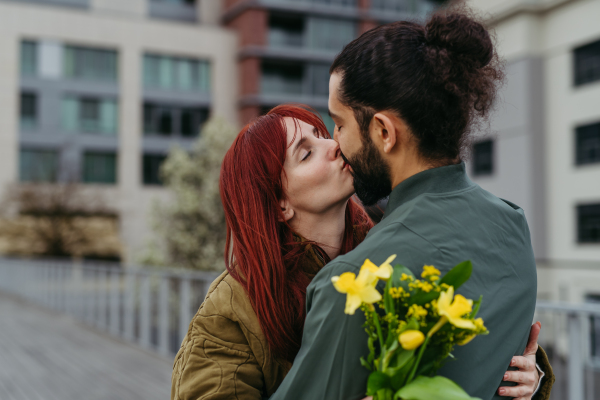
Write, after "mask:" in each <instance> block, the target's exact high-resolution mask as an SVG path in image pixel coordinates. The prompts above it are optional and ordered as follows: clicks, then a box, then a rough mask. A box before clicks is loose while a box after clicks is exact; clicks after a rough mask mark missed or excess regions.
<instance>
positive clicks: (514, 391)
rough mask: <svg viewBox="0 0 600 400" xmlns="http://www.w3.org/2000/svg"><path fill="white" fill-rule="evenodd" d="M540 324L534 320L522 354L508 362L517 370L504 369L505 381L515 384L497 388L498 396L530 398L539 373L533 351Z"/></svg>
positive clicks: (537, 382)
mask: <svg viewBox="0 0 600 400" xmlns="http://www.w3.org/2000/svg"><path fill="white" fill-rule="evenodd" d="M541 329H542V324H541V323H540V322H536V323H535V324H533V325H532V326H531V331H530V332H529V341H528V342H527V347H526V348H525V352H524V353H523V355H522V356H515V357H513V358H512V361H511V362H510V366H511V367H517V368H518V369H519V370H518V371H506V373H505V374H504V379H503V380H505V381H510V382H516V383H518V385H517V386H502V387H500V388H499V389H498V394H499V395H500V396H506V397H514V398H515V400H530V399H531V397H532V396H533V392H534V391H535V389H536V388H537V387H538V384H539V380H540V375H539V373H538V370H537V367H536V366H535V353H536V352H537V349H538V344H537V340H538V336H539V335H540V330H541Z"/></svg>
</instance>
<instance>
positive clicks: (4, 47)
mask: <svg viewBox="0 0 600 400" xmlns="http://www.w3.org/2000/svg"><path fill="white" fill-rule="evenodd" d="M120 3H121V2H114V1H109V0H95V1H94V2H93V5H94V7H95V10H94V8H93V9H92V10H91V11H90V10H85V9H71V8H63V7H44V6H40V5H37V4H19V3H11V2H0V57H1V62H0V191H1V190H2V188H3V187H5V185H6V184H8V183H10V182H15V181H17V180H18V169H17V165H18V151H19V135H18V115H19V112H18V104H19V102H18V96H19V91H20V86H19V65H20V63H19V43H20V41H21V40H22V39H23V38H30V39H34V40H56V41H60V42H64V43H72V44H81V45H84V46H85V45H89V46H98V47H104V48H112V49H116V50H117V51H118V53H119V67H118V68H119V73H118V76H119V83H118V86H119V116H120V118H119V132H118V134H117V137H118V148H119V156H118V178H117V181H118V183H117V185H116V186H105V187H104V186H99V189H101V191H102V193H104V194H105V195H106V196H105V197H106V198H108V200H109V201H110V203H111V204H112V205H113V206H115V207H116V208H117V209H118V210H119V211H120V213H121V234H122V238H123V241H124V242H125V245H126V249H127V252H126V254H125V256H126V258H127V259H129V260H133V259H134V258H135V256H136V255H137V254H138V252H139V250H140V249H141V246H142V245H143V244H144V242H145V241H146V237H147V235H148V234H149V227H148V225H147V222H148V218H147V213H148V208H149V204H150V202H151V201H152V198H154V197H157V196H158V197H161V196H162V197H165V196H166V193H164V192H165V191H164V190H163V189H160V188H147V187H143V186H142V185H141V175H140V174H141V171H140V167H141V154H142V153H141V146H142V145H141V142H142V124H141V119H142V115H141V108H142V95H143V93H142V90H143V89H142V57H143V54H144V52H155V53H161V54H167V55H178V56H188V57H195V58H202V59H209V60H210V61H211V63H212V71H211V74H212V95H211V103H212V104H211V112H212V115H218V116H223V117H225V118H226V119H227V120H229V121H230V122H231V123H233V124H235V125H237V108H236V97H237V89H238V83H237V69H236V50H237V42H236V37H235V35H234V34H233V33H230V32H228V31H226V30H224V29H222V28H219V27H215V26H203V25H194V24H181V23H176V22H170V21H165V22H163V21H160V20H149V19H147V18H142V17H141V15H140V14H139V10H137V8H136V7H130V8H131V10H129V9H128V10H121V9H120V8H122V7H120V6H119V7H117V6H116V5H118V4H120ZM138 5H139V4H138ZM108 10H110V12H108ZM132 15H137V16H136V17H131V16H132ZM0 194H1V193H0Z"/></svg>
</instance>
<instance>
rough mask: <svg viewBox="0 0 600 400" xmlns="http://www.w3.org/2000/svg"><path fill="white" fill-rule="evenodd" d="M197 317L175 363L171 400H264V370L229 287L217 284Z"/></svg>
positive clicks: (226, 284)
mask: <svg viewBox="0 0 600 400" xmlns="http://www.w3.org/2000/svg"><path fill="white" fill-rule="evenodd" d="M211 289H212V291H211V290H209V295H208V297H207V298H206V300H205V301H204V303H203V304H202V306H201V307H200V310H198V313H197V314H196V315H195V316H194V318H193V320H192V322H191V324H190V328H189V330H188V333H187V335H186V337H185V338H184V340H183V343H182V345H181V348H180V349H179V352H178V353H177V356H176V358H175V363H174V365H173V375H172V378H171V400H200V399H211V400H218V399H240V400H254V399H256V400H260V399H262V396H263V391H264V379H263V371H262V369H261V365H260V363H259V362H258V361H257V356H258V357H261V355H260V354H258V355H257V354H255V351H253V349H252V347H251V346H250V344H249V342H248V338H247V332H245V331H244V328H243V326H244V321H243V320H240V319H238V318H237V317H236V312H235V311H234V310H232V308H234V306H235V305H234V302H232V298H233V294H232V291H231V285H230V284H228V283H227V282H226V281H224V280H222V281H221V282H215V284H213V287H211Z"/></svg>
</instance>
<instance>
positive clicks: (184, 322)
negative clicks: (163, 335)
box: [179, 275, 192, 343]
mask: <svg viewBox="0 0 600 400" xmlns="http://www.w3.org/2000/svg"><path fill="white" fill-rule="evenodd" d="M190 286H191V285H190V278H189V277H188V276H185V275H184V276H182V277H181V280H180V281H179V343H181V342H183V338H184V337H185V335H186V334H187V331H188V326H189V324H190V320H191V319H192V316H191V312H190V301H191V297H192V296H191V290H190Z"/></svg>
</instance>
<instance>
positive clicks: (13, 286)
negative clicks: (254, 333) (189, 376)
mask: <svg viewBox="0 0 600 400" xmlns="http://www.w3.org/2000/svg"><path fill="white" fill-rule="evenodd" d="M217 276H218V274H216V273H202V272H184V271H164V270H155V269H154V270H153V269H149V268H122V267H121V266H120V265H119V264H108V263H104V264H90V263H77V262H75V263H73V262H65V261H38V260H14V259H0V290H2V291H5V292H8V293H12V294H15V295H18V296H20V297H23V298H25V299H27V300H30V301H33V302H35V303H38V304H40V305H43V306H46V307H49V308H51V309H53V310H56V311H60V312H64V313H67V314H69V315H71V316H73V317H74V318H76V319H78V320H80V321H82V322H84V323H86V324H88V325H91V326H93V327H95V328H98V329H100V330H103V331H105V332H107V333H109V334H111V335H113V336H118V337H121V338H123V339H125V340H128V341H131V342H134V343H137V344H139V345H140V346H142V347H144V348H146V349H149V350H154V351H157V352H159V353H160V354H162V355H164V356H172V355H173V354H175V353H176V352H177V351H178V350H179V346H180V344H181V341H182V340H183V338H184V336H185V334H186V333H187V330H188V326H189V324H190V321H191V319H192V316H193V315H194V314H195V313H196V311H197V310H198V307H199V306H200V304H201V303H202V301H203V300H204V297H205V296H206V293H207V291H208V288H209V286H210V284H211V283H212V281H213V280H214V279H215V278H216V277H217Z"/></svg>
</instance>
